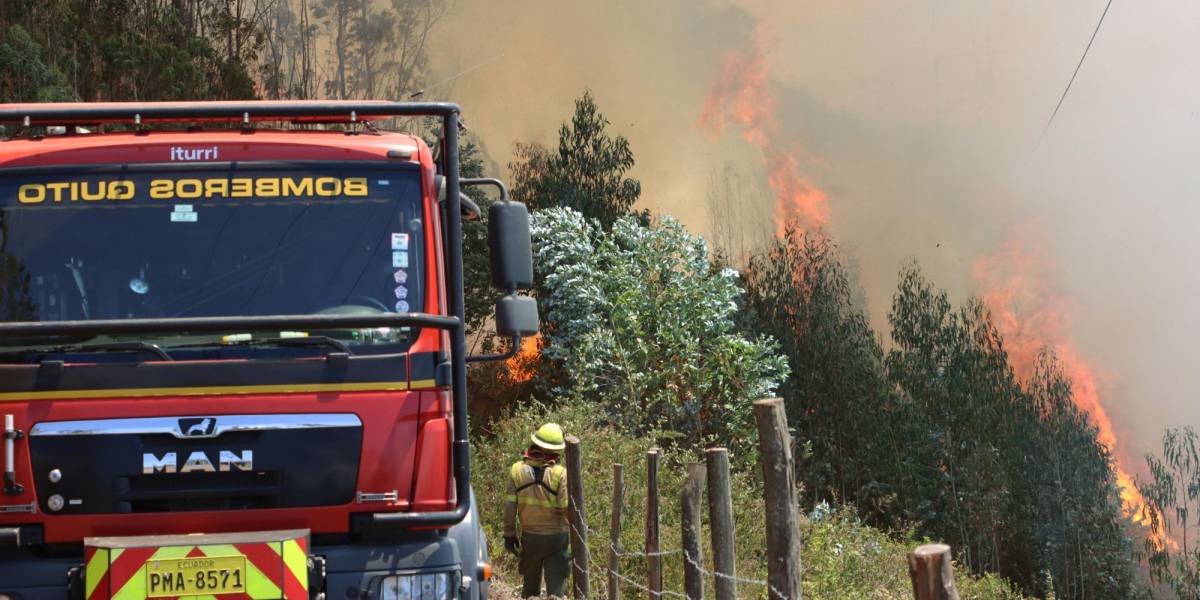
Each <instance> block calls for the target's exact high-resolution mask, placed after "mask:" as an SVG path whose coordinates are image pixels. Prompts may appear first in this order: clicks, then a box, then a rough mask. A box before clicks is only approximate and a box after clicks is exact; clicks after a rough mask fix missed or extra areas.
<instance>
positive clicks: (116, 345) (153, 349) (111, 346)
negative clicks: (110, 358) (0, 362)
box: [0, 341, 175, 362]
mask: <svg viewBox="0 0 1200 600" xmlns="http://www.w3.org/2000/svg"><path fill="white" fill-rule="evenodd" d="M66 352H143V353H146V354H153V355H154V356H155V357H157V358H158V359H159V360H164V361H173V360H175V359H174V358H171V355H170V354H168V353H167V351H166V350H163V349H162V347H161V346H159V345H157V344H151V343H149V342H140V341H126V342H101V343H97V344H68V345H62V346H52V347H49V348H24V349H21V350H11V351H8V352H4V353H3V354H0V356H22V355H29V354H62V353H66ZM39 362H40V361H39Z"/></svg>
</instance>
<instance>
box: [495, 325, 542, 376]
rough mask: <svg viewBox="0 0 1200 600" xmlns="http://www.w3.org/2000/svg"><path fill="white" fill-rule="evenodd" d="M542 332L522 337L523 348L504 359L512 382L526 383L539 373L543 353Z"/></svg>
mask: <svg viewBox="0 0 1200 600" xmlns="http://www.w3.org/2000/svg"><path fill="white" fill-rule="evenodd" d="M541 341H542V334H540V333H539V334H537V335H534V336H531V337H527V338H522V339H521V349H520V350H518V351H517V353H516V354H515V355H513V356H512V357H510V358H509V359H508V360H506V361H504V367H505V368H506V369H507V370H508V379H509V381H511V382H512V383H525V382H527V381H529V380H531V379H533V376H534V375H536V374H537V363H538V359H539V358H540V356H541V353H542V349H541V348H542V345H541Z"/></svg>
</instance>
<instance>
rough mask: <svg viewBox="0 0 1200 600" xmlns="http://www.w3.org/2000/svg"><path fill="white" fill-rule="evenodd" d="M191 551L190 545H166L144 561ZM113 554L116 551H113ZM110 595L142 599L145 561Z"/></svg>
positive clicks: (124, 599)
mask: <svg viewBox="0 0 1200 600" xmlns="http://www.w3.org/2000/svg"><path fill="white" fill-rule="evenodd" d="M191 551H192V547H191V546H168V547H166V548H159V549H158V550H155V551H154V554H151V555H150V558H148V559H146V562H150V561H153V560H162V559H164V558H183V557H185V556H187V555H188V552H191ZM113 554H116V553H115V552H114V553H113ZM113 560H114V561H115V560H116V557H114V558H113ZM117 583H118V582H116V581H114V582H113V585H116V584H117ZM112 597H113V600H144V599H145V598H146V563H142V565H141V566H139V567H138V570H137V571H134V573H133V576H132V577H130V578H129V580H128V581H126V582H125V583H124V584H123V585H122V586H121V589H119V590H117V593H115V594H113V596H112Z"/></svg>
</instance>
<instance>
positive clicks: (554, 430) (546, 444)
mask: <svg viewBox="0 0 1200 600" xmlns="http://www.w3.org/2000/svg"><path fill="white" fill-rule="evenodd" d="M529 439H531V440H533V443H534V444H535V445H536V446H538V447H539V448H545V449H546V450H554V451H556V452H557V451H559V450H562V449H563V448H566V447H567V444H566V442H564V441H563V430H562V427H559V426H558V423H546V424H545V425H542V426H541V427H538V430H537V431H535V432H533V435H531V436H529Z"/></svg>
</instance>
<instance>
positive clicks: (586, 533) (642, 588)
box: [570, 505, 788, 598]
mask: <svg viewBox="0 0 1200 600" xmlns="http://www.w3.org/2000/svg"><path fill="white" fill-rule="evenodd" d="M572 506H573V507H574V508H575V515H576V517H577V520H578V521H580V522H582V521H583V519H579V518H578V517H580V516H581V515H580V513H579V510H578V507H575V506H574V505H572ZM576 522H577V521H576V520H572V521H571V522H570V523H571V530H572V531H573V532H575V534H576V535H581V536H582V537H584V539H590V538H591V536H593V535H594V536H601V535H602V534H601V532H598V531H596V530H595V529H592V528H591V527H590V526H589V525H587V523H586V522H584V523H583V530H580V529H578V528H577V527H576V525H575V523H576ZM604 545H605V546H607V547H608V550H609V551H611V552H612V553H613V554H614V555H616V556H617V557H618V558H629V559H636V558H647V557H651V556H657V557H665V556H676V555H680V556H682V557H683V560H684V561H685V562H686V563H688V564H690V565H691V566H692V567H694V568H695V569H696V570H697V571H698V572H699V573H700V574H701V575H703V576H704V577H712V578H714V579H715V578H721V579H725V580H728V581H733V582H734V583H740V584H745V585H753V586H758V587H761V588H763V589H764V590H770V591H771V592H772V593H773V596H772V597H773V598H787V597H788V596H786V595H785V594H784V593H783V592H782V591H780V590H778V589H776V588H775V587H774V586H772V585H771V584H770V583H769V582H768V581H766V580H765V579H751V578H746V577H738V576H736V575H730V574H727V573H720V572H716V571H710V570H709V569H707V568H705V566H704V565H703V564H701V563H700V562H698V561H696V560H695V559H694V558H692V556H691V555H690V554H688V553H686V552H684V550H683V548H674V549H671V550H659V551H657V552H634V551H626V550H622V549H621V548H620V547H619V546H617V545H614V544H613V543H612V542H611V541H605V542H604ZM588 559H589V560H588V563H589V564H588V565H585V566H584V569H583V572H584V574H585V575H586V576H588V577H591V576H592V575H593V572H592V571H593V570H595V571H597V572H598V573H597V574H598V575H599V576H600V577H608V576H609V575H610V574H611V575H613V576H614V577H616V578H617V579H618V580H620V581H621V582H622V583H624V584H625V585H627V586H629V587H632V588H634V589H636V590H637V591H639V592H642V593H646V594H651V593H654V594H658V595H661V596H663V597H668V598H687V594H685V593H683V592H679V591H674V590H662V591H661V592H660V591H657V590H652V589H651V588H650V587H648V586H646V585H643V584H642V583H639V582H638V581H636V580H634V579H631V578H629V577H627V576H625V575H623V574H621V572H620V571H619V570H617V571H613V570H611V569H609V568H608V566H607V565H604V564H602V563H600V561H598V560H597V559H595V558H593V557H592V556H591V555H589V556H588Z"/></svg>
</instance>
